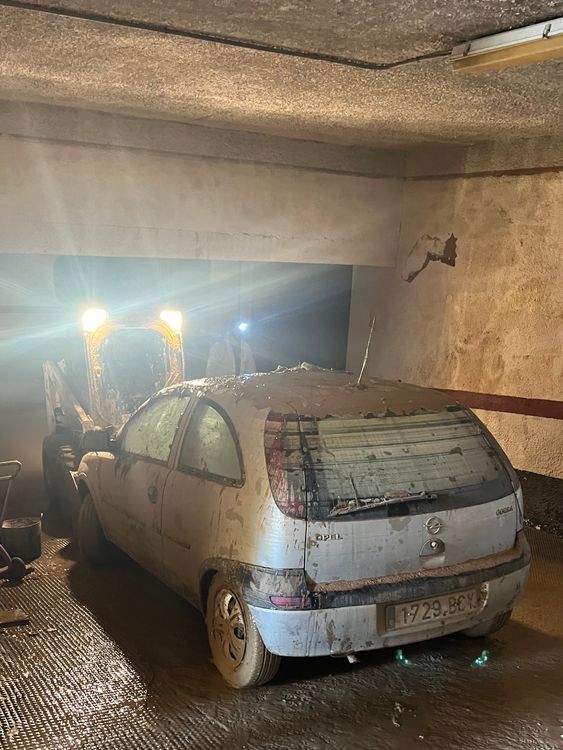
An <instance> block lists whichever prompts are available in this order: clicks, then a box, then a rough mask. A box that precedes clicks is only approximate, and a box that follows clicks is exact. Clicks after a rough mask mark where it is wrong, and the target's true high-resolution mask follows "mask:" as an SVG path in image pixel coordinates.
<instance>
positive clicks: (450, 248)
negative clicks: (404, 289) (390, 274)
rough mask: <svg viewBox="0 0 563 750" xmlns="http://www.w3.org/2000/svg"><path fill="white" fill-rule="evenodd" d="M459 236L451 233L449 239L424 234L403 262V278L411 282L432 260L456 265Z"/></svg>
mask: <svg viewBox="0 0 563 750" xmlns="http://www.w3.org/2000/svg"><path fill="white" fill-rule="evenodd" d="M456 247H457V237H456V236H455V235H453V234H450V236H449V237H448V239H447V240H443V239H441V238H440V237H431V236H430V235H429V234H423V235H422V236H421V237H419V238H418V239H417V241H416V242H415V243H414V245H413V246H412V249H411V251H410V253H409V254H408V255H407V257H406V258H405V260H404V262H403V268H402V271H401V278H402V279H404V280H405V281H408V282H409V283H410V282H411V281H414V279H416V277H417V276H418V274H419V273H420V272H421V271H424V269H425V268H426V266H427V265H428V264H429V263H430V261H431V260H437V261H439V262H440V263H445V264H446V265H447V266H452V267H453V266H455V261H456V258H457V252H456Z"/></svg>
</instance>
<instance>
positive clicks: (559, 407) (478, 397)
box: [438, 388, 563, 419]
mask: <svg viewBox="0 0 563 750" xmlns="http://www.w3.org/2000/svg"><path fill="white" fill-rule="evenodd" d="M438 390H440V391H443V392H444V393H451V395H452V396H454V397H455V399H456V400H457V401H460V402H461V403H462V404H465V405H466V406H469V407H470V408H471V409H484V410H486V411H502V412H508V413H509V414H525V415H526V416H528V417H547V418H548V419H563V401H551V400H549V399H545V398H520V397H519V396H501V395H498V394H495V393H476V392H475V391H457V390H452V389H450V388H439V389H438Z"/></svg>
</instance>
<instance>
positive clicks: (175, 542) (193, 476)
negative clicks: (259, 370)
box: [162, 399, 244, 604]
mask: <svg viewBox="0 0 563 750" xmlns="http://www.w3.org/2000/svg"><path fill="white" fill-rule="evenodd" d="M178 443H179V450H178V454H177V460H176V466H175V469H174V470H173V471H172V472H171V474H170V476H169V478H168V481H167V483H166V489H165V493H164V505H163V509H162V544H163V575H164V579H165V580H166V582H167V583H168V584H169V585H170V586H172V587H173V588H174V589H176V590H177V591H178V592H179V593H181V594H182V595H183V596H185V597H186V598H187V599H188V600H189V601H191V602H192V603H194V604H197V601H198V595H199V577H200V571H201V564H202V563H203V561H204V560H206V559H207V558H208V557H209V555H210V554H213V555H214V554H215V553H216V552H217V551H220V550H221V549H222V548H221V542H220V540H218V535H219V534H220V529H221V527H220V519H221V509H222V508H223V507H225V508H232V506H233V505H234V504H235V502H236V497H237V495H238V493H239V490H240V487H242V485H243V483H244V470H243V463H242V456H241V451H240V446H239V442H238V439H237V436H236V432H235V430H234V427H233V425H232V422H231V420H230V419H229V417H228V415H227V414H226V412H225V411H224V410H223V409H222V408H221V407H220V406H219V405H218V404H216V403H215V402H212V401H210V400H208V399H200V400H199V401H198V402H197V403H196V404H195V406H194V408H193V410H192V411H191V412H190V414H189V417H188V420H187V427H186V429H185V432H184V434H183V435H182V437H181V440H179V441H178ZM229 512H231V513H232V511H229ZM233 544H235V545H236V540H234V539H225V540H223V546H224V549H223V550H222V554H221V556H222V557H226V558H228V557H229V545H230V548H231V550H232V548H233Z"/></svg>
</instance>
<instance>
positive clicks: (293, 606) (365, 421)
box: [77, 368, 529, 687]
mask: <svg viewBox="0 0 563 750" xmlns="http://www.w3.org/2000/svg"><path fill="white" fill-rule="evenodd" d="M351 381H352V376H350V375H349V374H346V373H335V372H327V371H310V370H305V369H301V368H300V369H296V370H289V371H281V372H275V373H271V374H263V375H260V374H258V375H252V376H246V377H242V378H222V379H210V380H202V381H194V382H188V383H185V384H183V385H179V386H175V387H173V388H169V389H166V390H164V391H161V392H160V393H158V394H157V395H156V396H154V397H153V398H151V399H150V400H149V401H148V402H147V403H145V404H144V405H143V406H142V407H141V408H140V409H139V410H138V411H137V412H136V413H135V414H134V415H133V416H132V417H131V419H130V420H129V421H128V422H127V424H126V425H125V426H124V427H123V429H122V430H121V432H120V433H119V435H118V437H117V439H116V441H114V442H113V441H112V442H111V443H109V441H108V440H107V437H106V434H105V433H103V434H100V433H90V434H88V435H87V437H86V438H85V442H86V446H85V447H86V448H90V449H92V448H94V449H96V450H97V452H96V453H93V452H90V453H88V454H87V455H86V456H85V457H84V459H83V461H82V463H81V465H80V468H79V470H78V472H77V482H78V486H79V489H80V494H81V497H82V506H81V510H80V516H79V519H78V538H79V544H80V547H81V550H82V552H83V554H84V556H85V557H86V558H87V559H88V560H90V561H91V562H92V563H100V562H103V561H104V559H105V557H106V555H107V554H108V552H109V551H110V548H111V544H110V543H113V544H114V545H116V546H117V547H119V548H120V549H122V550H123V551H124V552H126V553H127V554H128V555H130V556H131V557H132V558H134V559H135V560H137V561H138V562H139V563H140V564H141V565H142V566H143V567H145V568H147V569H148V570H150V571H151V572H152V573H154V574H155V575H156V576H158V577H159V578H160V579H161V580H162V581H164V582H165V583H166V584H168V585H169V586H171V587H172V588H173V589H175V590H176V591H177V592H179V593H180V594H181V595H182V596H184V597H185V598H186V599H187V600H188V601H189V602H191V603H192V604H193V605H195V606H196V607H198V608H199V609H200V610H201V611H202V612H203V613H204V614H205V618H206V623H207V631H208V635H209V644H210V647H211V652H212V655H213V660H214V662H215V665H216V666H217V669H218V670H219V671H220V672H221V674H222V675H223V677H224V678H225V679H226V680H227V682H229V683H230V684H231V685H233V686H235V687H247V686H250V685H259V684H261V683H265V682H267V681H268V680H270V679H271V678H272V677H273V676H274V675H275V673H276V671H277V669H278V666H279V663H280V657H282V656H322V655H327V654H330V655H333V656H344V655H351V654H354V653H356V652H360V651H365V650H370V649H377V648H382V647H387V646H401V645H403V644H407V643H413V642H415V641H422V640H425V639H428V638H435V637H436V636H441V635H444V634H446V633H453V632H455V631H462V632H464V633H467V634H468V635H471V636H481V635H486V634H488V633H492V632H494V631H495V630H497V629H498V628H500V627H502V625H503V624H504V623H505V622H506V621H507V619H508V618H509V616H510V612H511V610H512V608H513V607H514V605H515V603H516V601H517V600H518V598H519V597H520V595H521V593H522V587H523V584H524V582H525V579H526V576H527V574H528V566H529V548H528V545H527V543H526V540H525V538H524V532H523V530H522V519H523V515H522V514H523V503H522V491H521V488H520V484H519V482H518V479H517V477H516V475H515V473H514V471H513V469H512V468H511V466H510V464H509V462H508V460H507V458H506V456H505V455H504V454H503V452H502V451H501V449H500V448H499V446H498V444H497V443H496V441H495V440H494V438H493V437H492V436H491V435H490V433H489V432H488V431H487V430H486V429H485V427H484V426H483V425H482V424H481V423H480V422H479V420H478V419H477V418H476V417H475V416H474V415H473V414H472V413H471V412H470V411H469V410H468V409H466V408H465V407H463V406H461V405H460V404H457V403H454V402H452V399H451V396H448V395H445V394H443V393H440V392H438V391H433V390H428V389H423V388H418V387H415V386H410V385H405V384H403V383H395V382H388V381H382V380H369V381H366V383H365V385H363V386H361V387H356V386H355V385H354V384H353V383H352V382H351Z"/></svg>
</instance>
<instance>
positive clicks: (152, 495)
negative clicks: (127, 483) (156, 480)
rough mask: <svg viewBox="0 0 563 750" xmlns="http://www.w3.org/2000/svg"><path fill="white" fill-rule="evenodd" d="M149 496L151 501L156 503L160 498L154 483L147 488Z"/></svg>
mask: <svg viewBox="0 0 563 750" xmlns="http://www.w3.org/2000/svg"><path fill="white" fill-rule="evenodd" d="M147 497H148V499H149V502H151V503H156V501H157V500H158V490H157V489H156V487H155V486H154V484H151V486H150V487H149V488H148V490H147Z"/></svg>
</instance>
